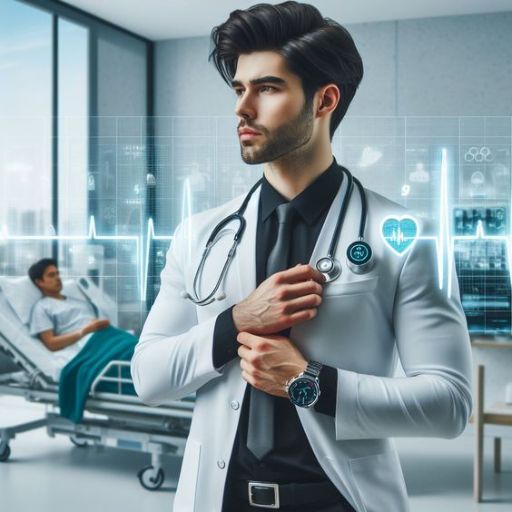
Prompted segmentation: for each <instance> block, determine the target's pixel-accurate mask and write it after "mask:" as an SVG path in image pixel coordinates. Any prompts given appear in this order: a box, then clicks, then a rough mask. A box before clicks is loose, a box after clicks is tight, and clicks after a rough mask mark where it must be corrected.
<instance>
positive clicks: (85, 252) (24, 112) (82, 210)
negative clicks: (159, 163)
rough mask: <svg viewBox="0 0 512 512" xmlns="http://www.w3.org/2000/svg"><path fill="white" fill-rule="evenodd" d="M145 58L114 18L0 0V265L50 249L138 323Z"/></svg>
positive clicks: (141, 43)
mask: <svg viewBox="0 0 512 512" xmlns="http://www.w3.org/2000/svg"><path fill="white" fill-rule="evenodd" d="M147 66H148V41H146V40H144V39H142V38H140V37H137V36H135V35H133V34H131V33H129V32H127V31H124V30H123V29H121V28H119V27H115V26H113V25H110V24H108V23H106V22H101V21H98V20H97V19H94V18H92V17H89V16H87V15H85V14H84V13H82V12H80V11H77V10H75V9H73V8H72V7H70V6H68V5H66V4H64V3H62V2H56V1H54V0H23V1H19V0H0V136H1V138H0V274H4V275H26V272H27V269H28V267H29V266H30V265H31V264H32V263H33V262H34V261H36V260H37V259H39V258H42V257H48V256H52V255H53V256H57V257H58V262H59V266H60V268H61V271H62V273H63V275H64V276H79V275H89V276H90V277H93V279H94V280H95V281H96V282H97V284H98V285H99V286H100V287H101V288H102V289H103V290H104V291H105V292H107V293H109V294H110V295H111V296H112V297H113V298H114V299H115V300H116V301H117V303H118V306H119V313H120V316H119V317H120V325H121V327H124V328H128V329H134V330H136V331H137V330H138V329H139V328H140V327H141V325H142V322H143V320H144V318H145V313H146V308H145V304H144V301H143V300H141V298H142V297H143V294H144V286H145V285H144V283H143V279H142V273H143V268H142V267H143V264H142V249H141V247H142V242H141V240H142V238H143V236H144V234H145V231H146V226H147V211H146V208H147V203H146V183H147V179H146V174H147V165H146V164H147V158H148V155H147V149H146V137H147V133H146V122H147V115H148V105H149V104H150V103H149V101H148V93H149V89H148V87H147V81H148V68H147ZM91 218H94V220H95V222H96V234H97V235H98V236H97V238H96V239H91V238H90V237H89V234H90V231H89V220H90V219H91ZM6 234H7V236H6ZM55 235H57V236H55ZM52 236H53V237H54V238H55V240H50V239H49V238H50V237H52Z"/></svg>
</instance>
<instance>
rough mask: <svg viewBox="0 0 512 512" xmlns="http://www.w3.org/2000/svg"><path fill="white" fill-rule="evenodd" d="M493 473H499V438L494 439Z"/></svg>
mask: <svg viewBox="0 0 512 512" xmlns="http://www.w3.org/2000/svg"><path fill="white" fill-rule="evenodd" d="M494 472H495V473H501V437H495V438H494Z"/></svg>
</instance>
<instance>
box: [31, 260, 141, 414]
mask: <svg viewBox="0 0 512 512" xmlns="http://www.w3.org/2000/svg"><path fill="white" fill-rule="evenodd" d="M28 274H29V277H30V279H31V280H32V282H33V283H34V284H35V285H36V286H37V287H38V288H39V289H40V290H41V292H42V294H43V297H41V298H40V299H39V300H38V301H37V302H36V303H35V305H34V307H33V309H32V312H31V317H30V322H29V328H30V333H31V334H32V335H33V336H38V337H39V339H40V340H41V341H42V342H43V343H44V344H45V346H46V347H47V348H48V349H49V350H51V351H52V352H56V353H57V354H56V355H57V356H58V357H59V358H60V359H61V362H62V363H63V365H65V366H64V367H63V368H62V371H61V373H60V378H59V408H60V414H61V415H62V416H65V417H66V418H68V419H70V420H72V421H75V422H78V421H80V420H81V419H82V415H83V411H84V405H85V402H86V400H87V396H88V393H89V390H90V387H91V385H92V383H93V381H94V379H95V378H96V377H97V376H98V375H99V374H100V372H101V371H102V370H103V369H104V368H105V367H106V365H107V364H108V363H109V362H111V361H113V360H116V361H130V360H131V358H132V356H133V350H134V348H135V345H136V344H137V338H136V337H135V336H133V335H132V334H130V333H128V332H126V331H124V330H122V329H118V328H117V327H114V326H111V325H110V322H109V321H108V320H106V319H98V318H97V310H96V308H95V306H94V305H93V304H92V302H89V301H88V300H87V299H85V298H84V300H83V301H82V300H79V299H75V298H71V297H66V296H65V295H62V294H61V291H62V281H61V279H60V274H59V269H58V268H57V264H56V262H55V260H52V259H50V258H45V259H42V260H40V261H38V262H37V263H34V265H32V266H31V267H30V269H29V272H28ZM113 370H116V369H115V368H113ZM107 376H113V374H111V375H109V374H108V373H107ZM121 376H122V377H123V378H124V379H127V378H129V377H130V372H129V367H123V368H122V375H121ZM98 391H103V392H119V387H118V385H117V384H116V383H113V382H105V383H102V384H100V386H98ZM121 392H122V393H123V394H130V395H135V390H134V389H133V385H132V384H131V383H128V385H125V384H124V383H123V384H121Z"/></svg>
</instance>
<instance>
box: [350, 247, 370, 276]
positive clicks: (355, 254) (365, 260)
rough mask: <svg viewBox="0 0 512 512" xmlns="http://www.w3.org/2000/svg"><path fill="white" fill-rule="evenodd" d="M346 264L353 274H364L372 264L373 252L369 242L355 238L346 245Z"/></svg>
mask: <svg viewBox="0 0 512 512" xmlns="http://www.w3.org/2000/svg"><path fill="white" fill-rule="evenodd" d="M347 265H348V267H349V268H350V270H352V272H354V273H355V274H364V273H366V272H368V271H369V270H370V269H371V268H372V266H373V252H372V248H371V247H370V244H368V243H366V242H365V241H363V240H356V241H355V242H352V243H351V244H350V245H349V246H348V247H347Z"/></svg>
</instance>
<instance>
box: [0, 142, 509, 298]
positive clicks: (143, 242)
mask: <svg viewBox="0 0 512 512" xmlns="http://www.w3.org/2000/svg"><path fill="white" fill-rule="evenodd" d="M440 171H441V172H440V185H441V186H440V201H439V219H440V222H439V234H438V235H437V236H418V237H416V241H418V240H431V241H433V242H434V243H435V245H436V256H437V272H438V283H439V289H441V290H442V289H444V288H445V284H446V288H447V295H448V298H450V297H451V292H452V277H453V270H454V269H453V256H454V252H455V242H456V241H457V240H466V241H472V240H500V241H503V242H505V244H506V251H507V261H508V269H509V278H510V281H511V286H512V274H511V273H510V269H511V268H512V267H511V265H512V239H511V236H510V235H508V236H507V235H485V233H484V229H483V224H482V221H481V220H479V221H478V222H477V228H476V232H475V234H474V235H451V233H450V218H449V209H448V154H447V150H446V148H442V149H441V165H440ZM181 205H182V209H181V218H182V221H181V222H182V223H183V222H184V224H183V229H186V230H187V229H188V230H189V232H190V230H191V229H192V226H191V217H192V191H191V185H190V182H189V180H188V179H187V180H185V182H184V187H183V196H182V202H181ZM395 236H396V237H397V238H400V236H401V237H402V239H403V233H396V234H395ZM186 238H187V241H188V246H187V249H188V255H189V257H190V256H191V255H192V245H191V244H192V237H191V236H188V237H186ZM173 239H174V236H173V235H157V234H156V232H155V226H154V221H153V219H152V218H149V219H148V222H147V229H146V233H145V235H142V236H138V235H98V234H97V231H96V221H95V218H94V216H91V217H90V219H89V229H88V233H87V235H57V234H55V235H9V233H8V231H7V228H6V227H5V226H4V227H3V228H2V229H1V230H0V242H2V241H52V240H60V241H73V240H76V241H86V240H100V241H101V240H104V241H114V242H121V241H122V242H133V243H134V244H135V247H136V254H137V281H138V285H139V289H140V299H141V300H142V301H144V300H146V295H147V285H148V275H149V264H150V261H149V260H150V254H151V245H152V242H153V241H154V240H155V241H166V240H167V241H169V242H171V241H172V240H173ZM445 267H447V270H446V272H445ZM445 275H446V279H445Z"/></svg>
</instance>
